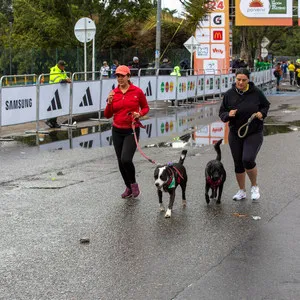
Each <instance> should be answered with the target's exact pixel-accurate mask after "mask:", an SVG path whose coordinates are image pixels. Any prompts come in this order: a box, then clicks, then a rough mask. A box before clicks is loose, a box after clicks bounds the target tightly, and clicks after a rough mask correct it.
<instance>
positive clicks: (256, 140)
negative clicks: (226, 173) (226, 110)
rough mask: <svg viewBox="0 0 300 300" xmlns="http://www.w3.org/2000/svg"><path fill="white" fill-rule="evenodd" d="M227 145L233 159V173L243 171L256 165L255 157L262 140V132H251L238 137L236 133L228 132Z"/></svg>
mask: <svg viewBox="0 0 300 300" xmlns="http://www.w3.org/2000/svg"><path fill="white" fill-rule="evenodd" d="M228 141H229V146H230V149H231V154H232V157H233V160H234V169H235V173H244V172H245V169H247V170H251V169H253V168H254V167H255V166H256V163H255V159H256V156H257V153H258V151H259V149H260V147H261V145H262V142H263V133H262V132H256V133H252V134H250V135H249V136H246V137H245V138H239V137H238V135H237V134H236V133H232V132H229V137H228Z"/></svg>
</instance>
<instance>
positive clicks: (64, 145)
mask: <svg viewBox="0 0 300 300" xmlns="http://www.w3.org/2000/svg"><path fill="white" fill-rule="evenodd" d="M39 148H40V150H47V151H54V150H69V149H70V141H69V140H63V141H57V142H53V143H49V144H42V145H39Z"/></svg>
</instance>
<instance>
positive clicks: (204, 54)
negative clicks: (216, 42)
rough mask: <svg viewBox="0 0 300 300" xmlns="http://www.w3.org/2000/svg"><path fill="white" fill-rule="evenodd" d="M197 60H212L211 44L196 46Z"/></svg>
mask: <svg viewBox="0 0 300 300" xmlns="http://www.w3.org/2000/svg"><path fill="white" fill-rule="evenodd" d="M196 58H197V59H201V58H210V44H199V45H197V46H196Z"/></svg>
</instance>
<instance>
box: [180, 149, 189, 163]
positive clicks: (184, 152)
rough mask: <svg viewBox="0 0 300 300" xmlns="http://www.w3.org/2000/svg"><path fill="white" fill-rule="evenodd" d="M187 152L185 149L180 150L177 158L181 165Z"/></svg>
mask: <svg viewBox="0 0 300 300" xmlns="http://www.w3.org/2000/svg"><path fill="white" fill-rule="evenodd" d="M186 154H187V150H182V152H181V155H180V159H179V163H180V164H182V165H183V163H184V160H185V157H186Z"/></svg>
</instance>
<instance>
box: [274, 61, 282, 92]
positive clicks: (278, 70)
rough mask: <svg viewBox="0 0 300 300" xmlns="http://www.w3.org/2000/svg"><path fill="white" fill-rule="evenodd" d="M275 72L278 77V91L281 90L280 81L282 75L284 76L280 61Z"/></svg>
mask: <svg viewBox="0 0 300 300" xmlns="http://www.w3.org/2000/svg"><path fill="white" fill-rule="evenodd" d="M273 74H274V76H275V78H276V91H277V92H278V91H279V83H280V80H281V76H282V70H281V64H280V63H278V64H277V65H276V68H275V70H274V72H273Z"/></svg>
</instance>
